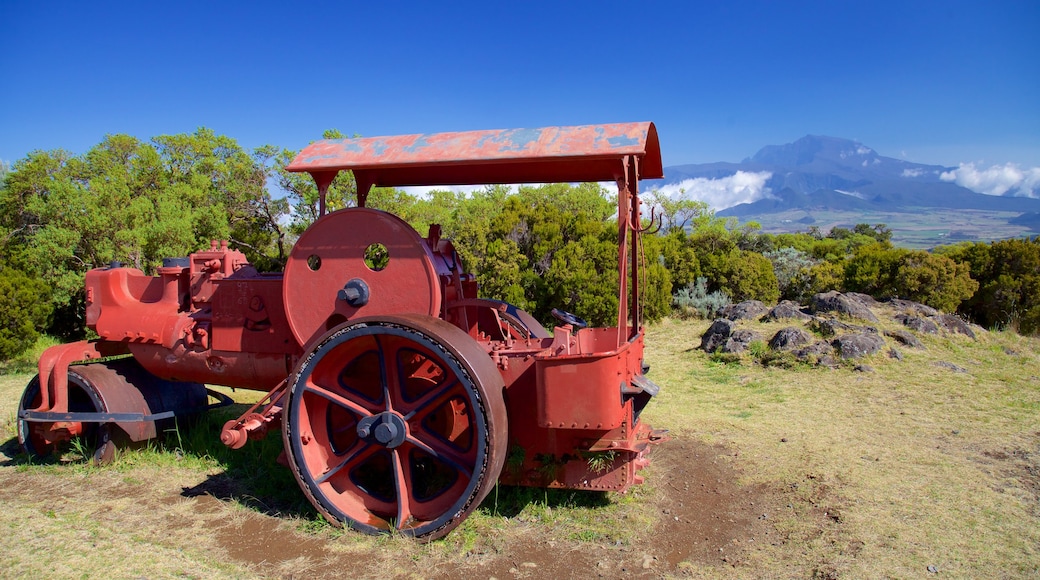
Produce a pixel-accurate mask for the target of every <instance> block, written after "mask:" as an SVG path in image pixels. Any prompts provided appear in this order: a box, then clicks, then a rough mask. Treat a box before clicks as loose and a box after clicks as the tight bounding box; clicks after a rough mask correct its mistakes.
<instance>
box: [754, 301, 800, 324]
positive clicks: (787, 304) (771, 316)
mask: <svg viewBox="0 0 1040 580" xmlns="http://www.w3.org/2000/svg"><path fill="white" fill-rule="evenodd" d="M790 318H794V319H796V320H809V319H811V318H812V317H811V316H809V315H808V314H806V313H804V312H802V306H801V305H800V304H798V303H797V302H792V301H790V300H784V301H782V302H780V304H777V305H776V306H774V307H773V308H772V309H771V310H770V311H769V312H767V313H766V315H765V316H763V317H762V318H761V321H762V322H767V321H770V320H787V319H790Z"/></svg>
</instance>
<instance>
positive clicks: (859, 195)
mask: <svg viewBox="0 0 1040 580" xmlns="http://www.w3.org/2000/svg"><path fill="white" fill-rule="evenodd" d="M834 191H837V192H838V193H840V194H842V195H848V196H851V197H858V198H860V199H867V196H865V195H863V194H862V193H860V192H858V191H845V190H843V189H835V190H834Z"/></svg>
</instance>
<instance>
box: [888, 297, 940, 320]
mask: <svg viewBox="0 0 1040 580" xmlns="http://www.w3.org/2000/svg"><path fill="white" fill-rule="evenodd" d="M888 303H889V304H891V305H892V306H893V307H895V309H896V310H900V311H902V312H904V313H906V314H910V315H912V316H936V315H938V314H939V311H938V310H936V309H934V308H932V307H931V306H927V305H924V304H921V303H920V302H914V301H913V300H902V299H900V298H893V299H891V300H889V301H888Z"/></svg>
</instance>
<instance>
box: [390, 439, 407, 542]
mask: <svg viewBox="0 0 1040 580" xmlns="http://www.w3.org/2000/svg"><path fill="white" fill-rule="evenodd" d="M393 456H394V487H395V488H397V529H398V530H403V529H404V525H405V523H406V522H407V521H408V520H410V519H411V518H412V505H411V491H410V490H409V489H408V481H407V479H406V477H405V473H404V470H405V465H404V459H405V458H404V453H401V449H400V448H398V449H394V451H393Z"/></svg>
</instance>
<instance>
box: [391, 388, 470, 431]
mask: <svg viewBox="0 0 1040 580" xmlns="http://www.w3.org/2000/svg"><path fill="white" fill-rule="evenodd" d="M458 384H459V381H458V379H452V380H450V381H448V382H446V383H445V384H444V385H443V386H441V387H437V388H435V389H431V390H429V391H427V392H426V393H424V394H423V395H422V396H421V397H419V399H418V400H416V401H415V402H413V403H410V404H409V405H408V407H409V408H410V409H411V410H410V411H408V413H407V414H406V415H404V420H405V421H408V420H409V419H411V418H412V417H414V416H415V415H416V414H418V413H419V412H421V411H426V412H425V413H423V415H424V416H425V415H427V414H429V413H430V412H432V411H435V410H437V407H439V406H440V405H439V403H440V402H441V399H442V398H444V395H445V394H448V392H449V391H451V390H452V389H453V388H454V387H455V386H456V385H458ZM402 411H403V410H402V409H399V410H398V412H402ZM420 418H421V417H420Z"/></svg>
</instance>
